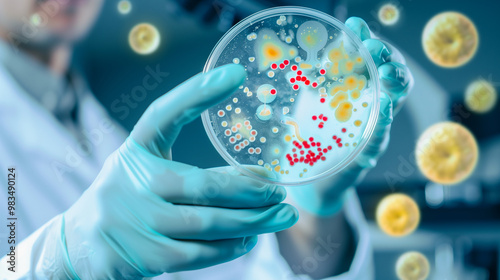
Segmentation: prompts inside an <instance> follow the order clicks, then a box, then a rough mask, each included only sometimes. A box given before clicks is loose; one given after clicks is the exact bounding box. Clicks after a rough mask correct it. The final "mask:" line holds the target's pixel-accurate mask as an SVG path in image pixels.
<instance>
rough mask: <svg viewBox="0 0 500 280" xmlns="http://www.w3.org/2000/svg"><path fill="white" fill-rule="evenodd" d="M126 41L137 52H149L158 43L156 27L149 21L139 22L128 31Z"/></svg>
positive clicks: (156, 46)
mask: <svg viewBox="0 0 500 280" xmlns="http://www.w3.org/2000/svg"><path fill="white" fill-rule="evenodd" d="M128 42H129V44H130V47H131V48H132V50H134V51H135V52H136V53H138V54H150V53H152V52H154V51H156V49H157V48H158V46H159V45H160V33H159V32H158V29H156V27H154V26H153V25H151V24H149V23H140V24H138V25H136V26H134V28H132V30H131V31H130V33H129V35H128Z"/></svg>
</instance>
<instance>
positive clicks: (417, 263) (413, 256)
mask: <svg viewBox="0 0 500 280" xmlns="http://www.w3.org/2000/svg"><path fill="white" fill-rule="evenodd" d="M429 271H430V265H429V261H428V260H427V258H426V257H425V256H424V255H422V254H421V253H419V252H415V251H411V252H407V253H404V254H403V255H401V256H400V257H399V258H398V260H397V262H396V274H397V276H398V278H399V279H400V280H425V279H427V277H428V276H429Z"/></svg>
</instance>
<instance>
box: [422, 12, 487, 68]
mask: <svg viewBox="0 0 500 280" xmlns="http://www.w3.org/2000/svg"><path fill="white" fill-rule="evenodd" d="M422 44H423V47H424V51H425V54H426V55H427V57H428V58H429V59H430V60H431V61H432V62H434V63H435V64H437V65H439V66H442V67H448V68H454V67H459V66H462V65H464V64H465V63H467V62H468V61H469V60H471V59H472V57H474V54H475V53H476V50H477V46H478V44H479V36H478V33H477V30H476V27H475V26H474V23H473V22H472V21H471V20H470V19H469V18H467V17H466V16H464V15H463V14H460V13H457V12H444V13H440V14H438V15H436V16H434V17H433V18H432V19H431V20H430V21H429V22H428V23H427V25H426V26H425V29H424V32H423V34H422Z"/></svg>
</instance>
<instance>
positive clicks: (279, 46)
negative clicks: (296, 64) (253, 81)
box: [255, 29, 298, 71]
mask: <svg viewBox="0 0 500 280" xmlns="http://www.w3.org/2000/svg"><path fill="white" fill-rule="evenodd" d="M255 53H256V54H257V61H258V62H259V71H264V70H266V69H268V68H269V66H270V65H271V64H272V63H276V62H278V63H279V62H282V61H283V60H285V59H291V58H293V57H295V56H296V55H297V54H298V51H297V48H295V47H293V46H289V45H287V44H286V43H284V42H282V41H281V40H280V39H279V38H278V36H276V33H275V32H274V31H272V30H270V29H262V30H261V31H260V32H259V34H258V36H257V41H256V43H255Z"/></svg>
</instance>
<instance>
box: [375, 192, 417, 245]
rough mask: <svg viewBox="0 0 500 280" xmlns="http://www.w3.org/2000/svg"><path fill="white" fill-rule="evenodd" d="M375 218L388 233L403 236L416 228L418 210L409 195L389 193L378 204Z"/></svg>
mask: <svg viewBox="0 0 500 280" xmlns="http://www.w3.org/2000/svg"><path fill="white" fill-rule="evenodd" d="M376 218H377V223H378V225H379V227H380V229H382V231H384V232H385V233H387V234H388V235H391V236H405V235H408V234H410V233H412V232H413V231H414V230H415V229H416V228H417V226H418V223H419V222H420V210H419V209H418V206H417V203H415V201H414V200H413V199H412V198H411V197H409V196H407V195H404V194H391V195H388V196H386V197H385V198H384V199H382V201H380V203H379V204H378V206H377V213H376Z"/></svg>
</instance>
